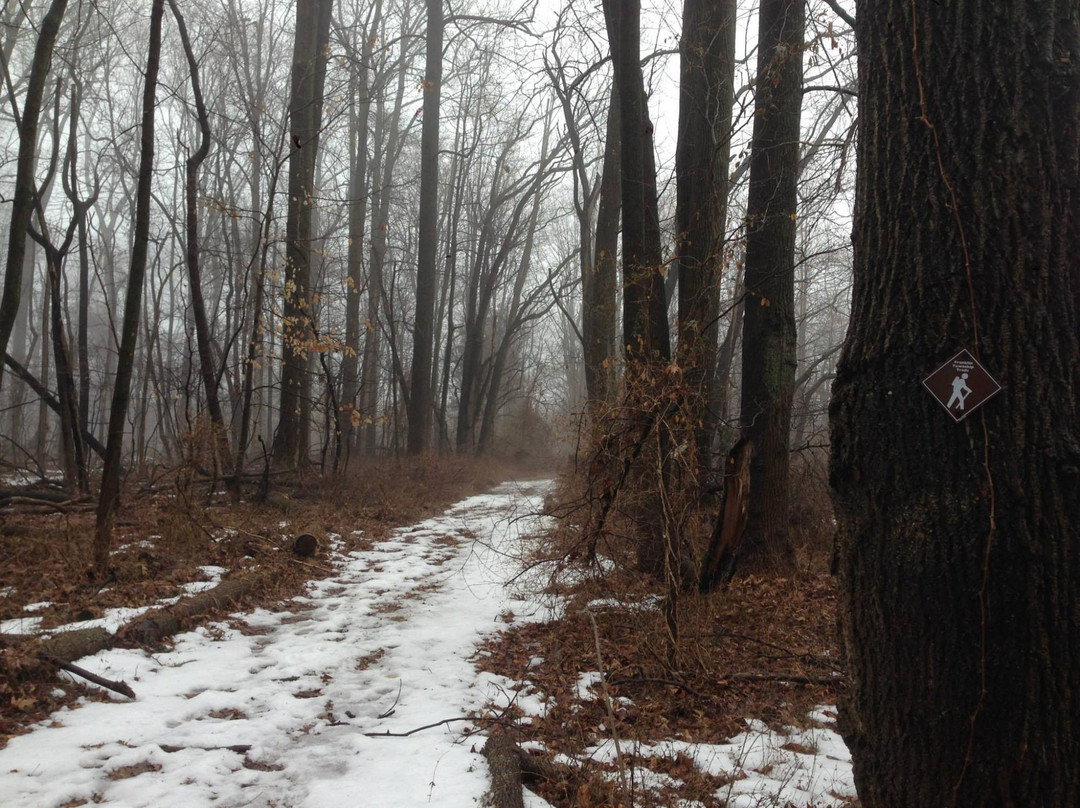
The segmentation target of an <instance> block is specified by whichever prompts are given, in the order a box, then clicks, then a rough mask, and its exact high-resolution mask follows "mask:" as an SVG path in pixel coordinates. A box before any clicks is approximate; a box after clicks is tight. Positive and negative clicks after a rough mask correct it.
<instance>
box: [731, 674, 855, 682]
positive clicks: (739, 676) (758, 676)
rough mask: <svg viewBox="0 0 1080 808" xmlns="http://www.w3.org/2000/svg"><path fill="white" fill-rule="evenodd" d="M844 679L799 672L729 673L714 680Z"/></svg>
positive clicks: (812, 680)
mask: <svg viewBox="0 0 1080 808" xmlns="http://www.w3.org/2000/svg"><path fill="white" fill-rule="evenodd" d="M843 681H844V676H843V674H841V673H837V674H836V675H835V676H804V675H802V674H799V673H729V674H727V675H726V676H721V677H720V678H719V679H717V680H716V682H717V684H724V683H725V682H791V683H792V684H795V685H835V684H839V683H840V682H843Z"/></svg>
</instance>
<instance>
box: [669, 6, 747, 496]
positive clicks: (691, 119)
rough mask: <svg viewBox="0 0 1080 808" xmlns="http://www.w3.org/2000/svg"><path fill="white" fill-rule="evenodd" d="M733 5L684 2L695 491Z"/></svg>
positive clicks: (701, 463) (682, 272)
mask: <svg viewBox="0 0 1080 808" xmlns="http://www.w3.org/2000/svg"><path fill="white" fill-rule="evenodd" d="M735 5H736V4H735V0H685V2H684V4H683V37H682V41H681V43H680V50H681V54H682V79H681V83H680V86H679V142H678V149H677V152H676V155H675V165H676V173H677V197H678V201H677V207H676V211H675V218H676V231H677V233H678V236H677V238H678V244H677V248H678V255H679V366H680V367H681V368H682V369H683V373H684V374H685V376H684V380H685V385H686V390H687V399H686V402H685V404H684V413H683V415H684V422H685V423H687V424H689V425H691V429H692V430H693V432H694V442H695V444H696V446H697V465H698V467H699V474H698V484H699V485H701V484H702V483H704V482H705V477H706V475H707V473H708V472H709V471H710V470H711V469H712V446H711V443H712V433H713V428H714V426H715V424H716V417H715V415H714V414H713V412H712V409H711V406H710V405H711V404H712V397H713V383H714V380H715V377H716V350H717V332H718V330H719V329H718V322H719V320H720V270H721V268H722V267H723V246H724V229H725V225H726V223H727V192H728V165H729V163H730V154H731V105H732V102H733V100H734V94H735Z"/></svg>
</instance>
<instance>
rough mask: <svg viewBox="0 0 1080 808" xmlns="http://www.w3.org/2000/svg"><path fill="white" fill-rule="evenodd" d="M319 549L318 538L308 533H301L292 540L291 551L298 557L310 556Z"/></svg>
mask: <svg viewBox="0 0 1080 808" xmlns="http://www.w3.org/2000/svg"><path fill="white" fill-rule="evenodd" d="M318 549H319V540H318V539H316V538H315V537H314V536H312V535H311V534H310V533H301V534H300V535H299V536H297V537H296V539H295V540H294V541H293V546H292V552H293V555H294V556H296V557H298V558H311V557H312V556H313V555H315V553H316V552H317V551H318Z"/></svg>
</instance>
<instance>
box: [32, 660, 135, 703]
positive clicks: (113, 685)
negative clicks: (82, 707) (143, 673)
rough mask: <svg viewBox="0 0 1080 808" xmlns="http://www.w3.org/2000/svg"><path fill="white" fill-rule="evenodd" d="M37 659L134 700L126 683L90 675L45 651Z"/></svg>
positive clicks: (94, 674)
mask: <svg viewBox="0 0 1080 808" xmlns="http://www.w3.org/2000/svg"><path fill="white" fill-rule="evenodd" d="M38 659H40V660H42V661H44V662H49V663H51V664H53V665H55V666H56V667H58V668H59V669H60V670H62V671H67V672H68V673H74V674H75V675H76V676H81V677H82V678H83V679H86V680H87V681H88V682H93V683H94V684H95V685H99V686H101V687H104V688H107V689H108V690H111V691H113V692H114V693H119V694H120V695H121V696H127V697H128V698H129V699H134V698H135V691H134V690H132V689H131V688H130V687H129V686H128V684H127V682H114V681H112V680H111V679H105V678H103V677H101V676H98V675H97V674H96V673H91V672H90V671H88V670H87V669H86V668H80V667H79V666H78V665H73V664H72V663H70V662H65V661H64V660H62V659H60V657H58V656H53V655H52V654H50V653H47V652H45V651H39V652H38Z"/></svg>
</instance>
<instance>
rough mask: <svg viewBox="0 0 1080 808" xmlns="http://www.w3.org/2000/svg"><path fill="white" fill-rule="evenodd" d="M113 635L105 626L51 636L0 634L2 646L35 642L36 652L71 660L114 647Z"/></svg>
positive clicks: (24, 644) (34, 651) (62, 632)
mask: <svg viewBox="0 0 1080 808" xmlns="http://www.w3.org/2000/svg"><path fill="white" fill-rule="evenodd" d="M112 642H113V635H112V634H110V633H109V632H107V631H106V630H105V629H103V628H81V629H79V630H77V631H61V632H59V633H57V634H54V635H53V636H51V637H40V636H38V635H36V634H0V646H3V645H8V646H13V647H21V646H26V645H30V644H34V645H35V646H36V647H35V648H34V649H32V651H33V653H34V654H40V653H45V654H48V655H49V656H54V657H57V658H59V659H62V660H64V661H65V662H71V661H73V660H76V659H81V658H82V657H86V656H93V655H94V654H96V653H98V652H99V651H104V650H106V649H108V648H111V647H112Z"/></svg>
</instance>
